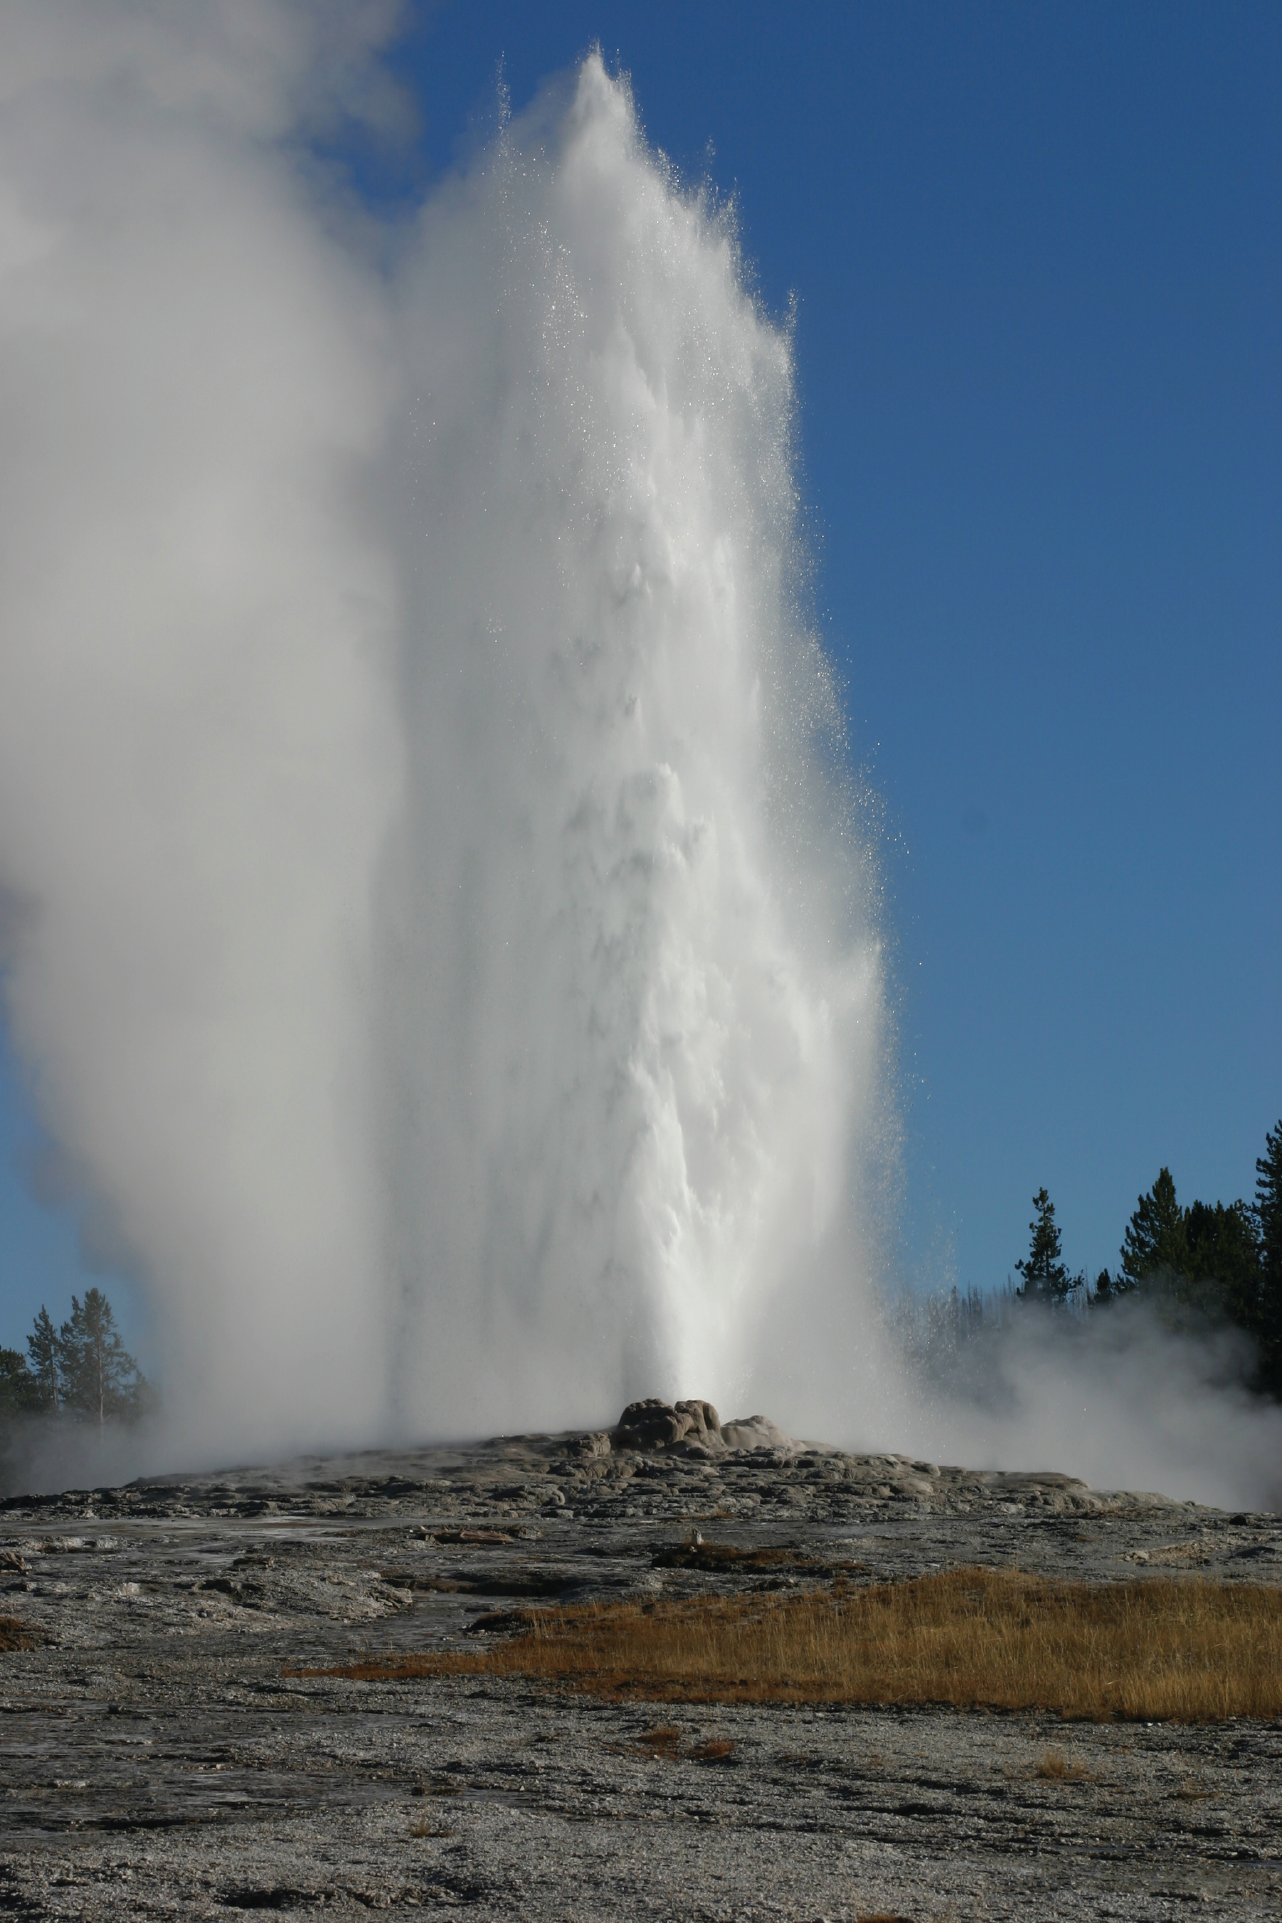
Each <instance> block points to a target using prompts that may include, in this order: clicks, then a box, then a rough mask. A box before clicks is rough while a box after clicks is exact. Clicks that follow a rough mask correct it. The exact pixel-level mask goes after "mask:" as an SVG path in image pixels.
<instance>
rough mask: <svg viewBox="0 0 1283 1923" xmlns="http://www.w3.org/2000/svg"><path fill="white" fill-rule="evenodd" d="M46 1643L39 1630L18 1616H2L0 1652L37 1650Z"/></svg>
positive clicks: (0, 1618)
mask: <svg viewBox="0 0 1283 1923" xmlns="http://www.w3.org/2000/svg"><path fill="white" fill-rule="evenodd" d="M43 1641H44V1637H43V1636H42V1635H41V1633H40V1631H39V1630H38V1629H33V1628H32V1627H31V1625H30V1623H24V1622H19V1620H18V1618H17V1617H16V1616H0V1650H9V1649H35V1648H36V1647H37V1646H38V1645H39V1644H40V1643H42V1642H43Z"/></svg>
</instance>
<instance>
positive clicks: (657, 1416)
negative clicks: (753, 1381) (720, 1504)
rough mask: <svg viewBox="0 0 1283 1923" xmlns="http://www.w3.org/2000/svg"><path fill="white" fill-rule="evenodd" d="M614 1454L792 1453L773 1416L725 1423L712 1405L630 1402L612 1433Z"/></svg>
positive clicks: (648, 1399)
mask: <svg viewBox="0 0 1283 1923" xmlns="http://www.w3.org/2000/svg"><path fill="white" fill-rule="evenodd" d="M609 1442H610V1446H611V1448H612V1449H642V1450H647V1451H650V1450H660V1449H666V1450H671V1451H675V1452H680V1453H681V1454H683V1455H720V1454H722V1453H723V1452H724V1451H725V1450H727V1449H793V1448H794V1447H795V1446H796V1445H795V1444H794V1443H793V1441H792V1439H791V1438H790V1437H789V1436H786V1435H785V1433H784V1431H783V1430H782V1429H778V1428H776V1426H775V1424H774V1423H773V1422H772V1421H771V1419H770V1417H769V1416H740V1417H738V1418H736V1419H735V1420H734V1421H731V1422H722V1421H721V1420H720V1418H719V1417H718V1414H717V1411H716V1409H715V1408H714V1407H713V1405H712V1403H711V1402H699V1401H688V1402H673V1403H670V1402H664V1401H663V1400H662V1399H661V1398H660V1397H659V1396H647V1397H646V1398H645V1400H644V1401H641V1402H630V1403H629V1405H628V1407H627V1408H626V1409H625V1410H624V1413H623V1414H622V1415H621V1416H620V1418H619V1421H618V1422H617V1423H616V1424H615V1427H614V1428H613V1429H612V1430H611V1431H610V1432H609Z"/></svg>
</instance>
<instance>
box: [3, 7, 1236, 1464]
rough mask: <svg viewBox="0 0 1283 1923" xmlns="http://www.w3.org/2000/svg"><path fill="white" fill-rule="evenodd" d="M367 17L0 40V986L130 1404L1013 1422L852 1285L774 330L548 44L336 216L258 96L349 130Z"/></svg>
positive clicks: (1024, 1435)
mask: <svg viewBox="0 0 1283 1923" xmlns="http://www.w3.org/2000/svg"><path fill="white" fill-rule="evenodd" d="M394 24H395V8H393V7H391V6H388V5H382V4H373V5H371V4H367V5H358V4H340V0H333V4H313V5H308V6H303V5H301V4H300V5H295V4H290V3H289V0H222V4H220V5H218V6H211V7H208V8H201V9H190V8H182V7H175V6H167V5H162V4H159V0H157V3H155V4H146V3H144V0H137V3H136V4H120V5H115V6H105V5H102V4H98V3H96V0H94V3H91V0H82V3H80V4H77V3H76V0H28V3H27V4H23V0H14V4H11V5H10V6H9V7H8V8H7V9H6V13H5V20H4V23H3V26H2V27H0V651H2V652H0V660H2V663H3V700H0V890H2V895H0V900H2V902H3V916H2V918H0V930H2V932H3V942H4V948H3V955H2V956H0V959H2V960H3V963H4V968H5V992H6V1013H7V1018H8V1021H9V1024H10V1027H11V1031H12V1035H13V1038H14V1041H15V1044H16V1046H17V1048H18V1050H19V1051H20V1053H21V1055H22V1057H23V1059H24V1060H25V1062H26V1064H27V1065H28V1068H29V1071H30V1073H31V1076H32V1081H33V1086H34V1090H35V1094H36V1098H37V1101H38V1104H39V1108H40V1112H41V1115H42V1117H43V1120H44V1122H45V1124H46V1126H47V1128H48V1131H49V1133H50V1136H51V1137H52V1139H53V1140H54V1141H55V1142H56V1143H57V1144H58V1145H59V1151H60V1154H61V1157H62V1160H63V1180H64V1181H65V1183H66V1184H68V1185H69V1186H70V1188H71V1189H73V1190H74V1191H75V1192H76V1193H78V1194H79V1195H81V1196H82V1197H84V1198H87V1201H88V1205H89V1213H88V1215H87V1218H86V1219H87V1222H88V1223H89V1224H90V1226H91V1227H92V1229H93V1232H94V1234H95V1235H96V1237H97V1239H98V1242H99V1244H100V1245H101V1247H102V1248H103V1249H105V1251H106V1252H107V1253H108V1254H109V1255H110V1257H111V1258H112V1259H113V1260H114V1261H115V1262H116V1263H117V1264H118V1265H120V1266H122V1267H124V1268H127V1269H128V1270H129V1271H130V1272H131V1273H133V1274H135V1275H136V1276H138V1277H139V1278H140V1280H141V1281H142V1282H143V1284H144V1285H145V1287H146V1288H147V1290H148V1292H149V1295H150V1299H151V1301H152V1304H153V1307H154V1310H155V1315H156V1322H157V1328H158V1331H159V1335H160V1340H161V1343H162V1347H163V1353H164V1383H165V1392H166V1400H167V1405H168V1408H169V1411H170V1413H171V1417H172V1418H173V1419H174V1420H175V1421H177V1422H178V1423H179V1424H180V1425H181V1434H182V1447H183V1448H184V1450H185V1451H186V1452H187V1454H188V1456H189V1457H192V1456H194V1455H196V1454H198V1453H203V1454H205V1455H207V1456H212V1455H216V1454H218V1453H219V1452H220V1451H225V1450H228V1449H233V1448H234V1449H235V1451H236V1453H237V1454H238V1455H242V1456H243V1455H245V1454H246V1453H248V1452H252V1451H262V1450H268V1449H271V1448H274V1447H279V1446H284V1445H286V1444H289V1443H293V1444H304V1443H311V1442H316V1443H320V1442H340V1441H359V1440H361V1439H366V1438H374V1437H376V1436H384V1435H387V1434H388V1433H390V1432H392V1431H395V1430H402V1431H407V1432H414V1433H417V1434H424V1433H428V1434H432V1433H435V1434H442V1433H448V1432H451V1431H454V1432H459V1431H471V1432H477V1431H482V1430H487V1429H494V1428H498V1427H504V1428H509V1429H511V1428H515V1427H519V1426H534V1425H539V1426H561V1425H563V1424H565V1423H569V1422H572V1421H577V1420H579V1421H594V1420H602V1419H605V1418H609V1417H613V1415H614V1414H615V1413H616V1412H617V1411H618V1409H619V1407H620V1406H622V1404H623V1402H624V1401H625V1400H627V1399H629V1398H630V1397H631V1396H633V1395H636V1394H650V1393H655V1392H660V1393H668V1394H672V1395H679V1394H687V1395H700V1396H711V1397H712V1398H713V1399H715V1400H717V1401H719V1402H720V1403H723V1404H731V1405H735V1404H739V1403H740V1402H741V1401H743V1402H750V1401H752V1402H756V1403H757V1404H758V1405H759V1406H766V1407H769V1408H770V1409H771V1412H772V1414H774V1415H776V1416H777V1417H779V1418H780V1419H781V1420H782V1421H784V1422H785V1423H786V1424H788V1425H789V1426H793V1427H796V1428H800V1429H801V1430H803V1431H804V1432H809V1433H827V1434H829V1435H831V1436H833V1437H834V1439H841V1440H846V1441H862V1442H865V1443H868V1444H870V1445H875V1444H880V1445H882V1446H886V1444H887V1442H888V1441H889V1440H891V1441H894V1440H896V1439H897V1438H898V1439H899V1440H900V1441H901V1446H915V1440H914V1439H915V1438H916V1439H919V1440H917V1441H916V1446H919V1447H925V1446H927V1444H928V1443H931V1444H934V1445H936V1446H943V1448H944V1449H945V1451H946V1452H948V1445H949V1442H950V1439H951V1438H952V1439H953V1440H954V1441H962V1442H964V1443H966V1444H967V1445H968V1446H970V1445H971V1444H972V1443H974V1444H975V1446H976V1449H977V1450H979V1449H987V1450H988V1451H989V1452H990V1453H991V1454H1002V1453H1005V1455H1006V1456H1007V1458H1008V1459H1012V1458H1013V1457H1015V1458H1019V1457H1020V1456H1022V1455H1025V1456H1027V1455H1028V1454H1029V1452H1030V1450H1033V1452H1034V1453H1035V1454H1036V1455H1041V1456H1044V1457H1045V1451H1044V1450H1043V1449H1042V1448H1040V1447H1035V1440H1034V1438H1033V1437H1032V1435H1031V1434H1030V1433H1029V1432H1028V1431H1027V1430H1026V1429H1023V1428H1022V1427H1021V1423H1020V1420H1019V1419H1018V1416H1017V1417H1016V1418H1015V1419H1011V1418H1009V1419H1008V1420H1007V1422H1006V1427H1005V1428H1001V1425H1000V1426H999V1430H995V1429H993V1428H992V1427H991V1428H990V1430H988V1431H986V1432H985V1434H983V1435H982V1434H980V1432H979V1430H978V1429H977V1426H976V1424H977V1418H976V1417H975V1414H974V1410H972V1409H970V1407H969V1405H968V1407H967V1408H964V1409H962V1411H961V1412H959V1409H958V1408H953V1410H952V1413H950V1408H949V1407H945V1408H944V1410H943V1413H941V1411H939V1410H934V1409H933V1408H932V1407H930V1406H928V1405H926V1404H924V1403H922V1402H921V1401H920V1400H918V1399H916V1398H915V1397H914V1395H913V1393H912V1390H911V1387H910V1377H909V1376H908V1375H907V1374H905V1373H903V1372H902V1371H901V1370H900V1369H899V1368H898V1367H897V1366H895V1364H894V1351H893V1347H892V1345H890V1344H889V1343H888V1341H887V1339H886V1338H885V1336H884V1335H883V1334H882V1333H881V1332H880V1331H881V1327H882V1325H881V1323H880V1320H879V1317H878V1315H877V1313H876V1310H875V1303H874V1297H873V1293H872V1281H871V1278H872V1277H873V1275H874V1274H875V1273H876V1271H877V1269H878V1267H879V1262H880V1250H879V1246H878V1237H877V1235H876V1234H875V1233H874V1231H873V1229H872V1228H871V1226H870V1225H871V1224H872V1223H873V1222H875V1221H876V1219H877V1208H876V1206H875V1205H876V1201H877V1197H878V1195H879V1194H880V1193H881V1192H882V1190H883V1188H884V1187H885V1184H886V1181H887V1177H888V1170H889V1169H890V1168H891V1166H892V1164H893V1160H894V1143H895V1126H894V1105H893V1104H892V1103H891V1102H889V1100H888V1087H887V1075H886V1056H887V1052H888V1041H887V1023H886V1017H885V1011H884V982H883V968H882V959H881V951H880V948H879V944H878V940H877V936H876V873H875V865H874V863H873V861H872V859H871V858H870V856H869V855H868V853H867V850H866V849H865V848H864V846H863V843H862V838H861V835H860V833H859V831H858V811H857V809H856V808H855V806H854V805H853V802H852V799H851V796H850V794H849V792H848V790H847V789H846V787H844V785H843V780H842V777H841V774H840V770H841V768H842V766H843V761H844V755H843V744H842V734H841V717H840V709H839V705H838V703H837V701H836V699H835V695H834V689H833V685H832V679H831V675H830V672H829V669H828V666H827V663H826V661H825V658H824V656H823V653H822V651H821V650H820V649H819V648H818V646H817V645H816V643H815V641H814V639H813V637H812V635H811V632H810V630H809V628H808V625H807V621H806V618H805V604H806V597H805V580H806V575H805V557H804V554H803V553H802V550H801V544H800V542H799V527H798V502H797V493H796V484H795V479H794V453H793V447H792V431H793V406H794V399H793V385H792V367H791V344H790V339H789V336H788V332H787V329H781V328H780V327H778V326H775V325H773V324H772V323H771V322H770V321H769V320H768V319H767V318H766V317H765V316H764V315H763V313H762V311H761V308H760V306H759V305H758V303H756V302H755V300H754V299H753V298H752V296H751V294H750V292H749V291H748V290H747V288H746V283H745V277H744V273H743V270H742V266H741V262H740V259H739V256H738V252H737V248H736V243H735V236H734V231H733V225H732V223H731V222H730V221H729V220H728V219H727V217H726V216H725V214H724V213H719V211H718V210H717V208H716V207H715V206H713V205H712V204H710V203H709V202H708V201H707V200H706V199H704V198H703V197H701V196H700V195H698V194H694V195H693V194H691V193H689V192H687V191H684V190H683V189H681V188H680V187H679V186H678V184H677V183H675V182H674V180H673V179H672V178H671V177H670V175H669V173H668V172H667V170H666V168H665V166H664V164H663V163H662V161H661V160H660V159H659V158H658V157H657V156H655V155H654V154H653V153H652V152H650V151H649V149H648V148H647V146H646V144H645V141H644V139H643V137H642V135H641V133H640V131H639V128H638V123H637V119H636V116H635V113H634V110H633V105H632V101H631V97H630V95H629V92H628V90H627V86H626V84H623V83H620V82H616V81H612V80H611V79H610V78H609V77H608V76H607V74H606V73H605V71H604V69H603V66H602V63H601V61H600V59H599V58H597V57H596V56H590V57H589V58H588V59H587V60H586V61H585V62H584V63H583V65H582V66H581V68H580V69H579V71H578V73H577V74H575V75H573V76H571V77H570V78H569V79H567V80H565V81H564V82H562V83H561V84H560V85H559V86H557V87H554V88H553V89H552V90H551V91H550V92H549V93H548V94H547V95H546V96H545V97H544V98H543V99H542V100H541V101H540V102H538V103H537V104H536V105H535V106H534V107H533V108H532V109H531V110H530V111H529V112H528V113H527V114H526V115H524V116H523V117H522V118H521V119H520V120H518V121H516V122H509V123H501V124H500V125H498V127H497V128H496V131H495V134H494V137H493V138H492V140H491V141H490V143H489V145H488V146H486V147H485V148H484V150H483V151H481V152H480V153H479V154H478V156H477V157H476V158H475V160H474V161H473V162H472V164H471V165H470V166H469V167H468V169H467V170H466V171H465V172H464V173H463V174H462V175H461V176H460V177H458V178H456V179H454V180H452V181H451V182H450V183H449V184H448V185H446V186H445V187H444V188H443V189H441V190H440V191H438V192H437V193H436V194H435V195H434V196H433V197H432V198H431V199H430V200H429V202H428V203H427V205H426V206H425V207H424V208H423V209H422V210H421V212H420V213H419V214H418V215H417V216H416V217H415V219H414V220H413V221H411V222H407V223H405V224H404V225H400V226H393V227H389V228H385V229H382V230H380V229H377V228H376V227H375V226H374V225H373V224H372V222H371V219H370V217H369V215H368V214H366V213H364V212H363V211H362V210H361V209H360V208H359V207H358V206H357V205H355V204H354V203H353V202H352V201H351V200H350V199H349V198H348V197H346V196H345V193H344V190H343V188H342V185H341V183H339V182H337V181H336V180H335V178H334V177H333V176H332V175H331V174H329V173H327V171H326V170H325V169H324V167H323V166H322V165H321V164H320V162H319V161H318V160H317V159H316V158H315V154H316V151H317V147H316V136H317V135H318V134H321V135H325V134H328V133H332V132H333V131H334V130H335V129H336V128H341V127H342V126H343V125H344V124H345V123H347V122H350V121H352V120H365V121H368V122H371V123H373V124H374V125H375V127H376V128H377V129H378V130H379V131H380V132H381V133H383V134H386V133H388V132H389V130H392V131H394V130H395V126H396V122H397V119H398V116H399V115H401V113H402V111H403V110H402V105H401V103H400V101H399V99H398V97H397V95H396V93H395V90H394V89H393V88H392V87H391V86H390V84H389V83H388V82H387V80H386V78H385V77H384V75H383V72H382V69H381V67H380V59H379V56H380V50H381V48H382V47H383V46H384V45H385V44H386V42H387V40H388V38H389V36H390V34H391V31H392V29H393V26H394ZM1076 1393H1077V1392H1076V1391H1075V1395H1076ZM1200 1393H1201V1392H1200ZM1217 1407H1218V1408H1219V1407H1220V1405H1219V1404H1218V1405H1217ZM1216 1420H1217V1421H1219V1420H1220V1417H1219V1415H1218V1416H1217V1417H1216ZM1062 1427H1064V1425H1062ZM1070 1427H1072V1425H1070ZM1065 1433H1066V1442H1065V1447H1066V1449H1067V1450H1069V1451H1070V1453H1071V1455H1072V1453H1073V1450H1074V1448H1075V1447H1077V1448H1078V1452H1079V1455H1080V1456H1081V1454H1082V1446H1081V1445H1082V1442H1083V1437H1082V1435H1081V1434H1080V1435H1079V1437H1078V1442H1077V1444H1075V1443H1074V1441H1073V1438H1072V1435H1070V1432H1069V1428H1066V1432H1065ZM1199 1433H1200V1434H1201V1433H1202V1432H1201V1431H1200V1432H1199ZM1217 1433H1218V1434H1219V1431H1218V1432H1217ZM1235 1433H1238V1432H1237V1431H1236V1432H1235ZM173 1441H174V1439H173V1437H172V1436H171V1438H170V1439H169V1441H168V1442H167V1443H166V1445H165V1446H166V1447H167V1448H169V1449H170V1450H171V1452H172V1447H173ZM1253 1446H1254V1447H1255V1444H1254V1445H1253ZM1088 1453H1090V1448H1089V1449H1088ZM1059 1466H1067V1467H1073V1466H1076V1464H1075V1462H1074V1461H1072V1460H1071V1461H1066V1462H1063V1463H1062V1464H1060V1465H1059ZM1093 1467H1094V1464H1093ZM1120 1467H1121V1465H1120ZM1101 1479H1103V1480H1106V1481H1108V1480H1112V1481H1115V1482H1121V1481H1123V1480H1125V1479H1126V1477H1125V1475H1124V1474H1122V1473H1119V1474H1117V1475H1115V1476H1113V1477H1109V1476H1106V1477H1104V1478H1101ZM1153 1479H1154V1480H1157V1479H1158V1478H1157V1477H1155V1478H1153Z"/></svg>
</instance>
